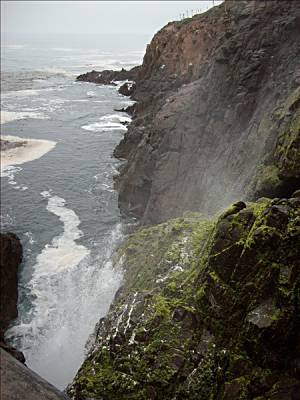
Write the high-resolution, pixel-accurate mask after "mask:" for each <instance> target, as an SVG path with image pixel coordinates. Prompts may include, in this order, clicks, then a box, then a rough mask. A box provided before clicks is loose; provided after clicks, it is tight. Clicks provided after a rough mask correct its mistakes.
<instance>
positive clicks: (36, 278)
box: [8, 191, 122, 388]
mask: <svg viewBox="0 0 300 400" xmlns="http://www.w3.org/2000/svg"><path fill="white" fill-rule="evenodd" d="M41 194H42V196H43V197H44V198H45V199H46V200H47V202H48V204H47V209H48V211H49V212H51V213H53V214H55V215H56V216H58V217H59V220H60V221H61V222H62V223H63V228H64V230H63V233H62V234H60V235H59V236H57V237H54V238H53V240H52V242H51V243H50V244H48V245H46V246H45V248H44V249H43V250H42V252H41V253H40V254H39V255H38V256H37V259H36V264H35V265H34V271H33V276H32V279H31V281H30V282H29V283H28V289H29V290H30V292H31V295H32V296H33V301H32V303H33V304H32V309H31V314H32V315H31V321H30V322H29V323H28V322H27V323H25V322H23V321H22V319H20V320H19V323H18V324H16V325H15V326H14V327H13V328H11V330H10V331H9V332H8V337H10V338H11V339H12V340H13V341H15V344H16V345H17V346H18V347H19V348H21V349H23V351H24V353H25V357H26V358H27V360H28V366H29V367H31V368H32V369H33V370H35V371H39V373H40V374H41V375H42V376H43V377H45V378H46V379H47V380H49V381H50V382H55V384H56V386H58V387H59V388H64V387H65V386H66V384H67V383H68V382H70V381H71V380H72V377H73V376H74V374H75V373H76V370H77V368H78V366H79V365H80V364H81V362H82V361H83V357H84V346H85V343H86V341H87V339H88V335H89V333H90V332H92V331H93V328H94V326H95V324H96V322H97V321H98V319H99V318H100V317H101V316H103V315H105V313H106V312H107V310H108V308H109V305H110V303H111V301H112V299H113V296H114V294H115V292H116V290H117V289H118V287H119V285H120V282H121V279H122V274H121V271H120V270H119V271H115V270H114V269H113V268H112V264H111V261H110V260H109V259H110V256H111V252H112V251H113V249H114V246H115V245H116V243H117V242H118V241H119V240H120V238H121V236H122V234H121V225H117V226H116V227H115V228H114V229H113V231H112V233H111V236H110V237H109V239H108V242H107V247H106V253H105V254H91V251H90V250H88V249H87V248H86V247H85V246H83V245H80V244H78V243H77V240H78V239H79V238H80V237H81V236H82V232H81V230H80V229H79V225H80V220H79V218H78V216H77V215H76V214H75V213H74V211H73V210H70V209H69V208H68V207H66V205H65V200H64V199H62V198H61V197H58V196H55V195H51V193H50V192H47V191H45V192H42V193H41ZM58 360H59V361H58Z"/></svg>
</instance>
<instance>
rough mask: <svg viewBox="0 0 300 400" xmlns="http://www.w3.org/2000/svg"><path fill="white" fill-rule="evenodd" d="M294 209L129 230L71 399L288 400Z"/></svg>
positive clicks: (267, 208)
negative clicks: (112, 294) (113, 290)
mask: <svg viewBox="0 0 300 400" xmlns="http://www.w3.org/2000/svg"><path fill="white" fill-rule="evenodd" d="M299 221H300V198H299V194H297V193H296V194H295V197H292V198H290V199H274V200H270V199H261V200H260V201H258V202H256V203H247V204H244V203H242V202H239V203H237V204H234V205H233V206H232V207H231V208H230V209H229V210H227V211H226V212H224V213H223V214H222V215H220V216H219V217H216V218H213V219H209V220H207V219H205V218H203V216H201V215H200V214H195V213H194V214H191V213H189V214H186V215H185V216H184V217H183V218H181V219H177V220H171V221H169V222H167V223H164V224H161V225H157V226H152V227H150V228H144V229H139V230H138V231H137V232H135V233H134V234H132V235H131V236H129V238H128V239H127V240H126V241H125V242H124V243H123V245H122V246H121V248H120V249H119V252H118V257H117V260H116V261H118V259H122V262H123V265H124V268H125V277H124V283H123V286H122V288H121V289H120V290H119V292H118V294H117V296H116V299H115V301H114V304H113V305H112V307H111V309H110V311H109V313H108V315H107V317H105V318H103V319H101V320H100V322H99V324H98V325H97V327H96V331H95V337H96V338H95V343H94V345H93V348H92V350H91V352H90V354H89V356H88V357H87V359H86V361H85V362H84V363H83V365H82V367H81V368H80V370H79V371H78V373H77V376H76V377H75V380H74V382H73V385H72V386H71V387H70V389H69V394H70V395H71V396H72V398H73V399H76V400H84V399H100V398H101V399H103V400H106V399H107V400H113V399H118V400H121V399H131V400H134V399H136V400H141V399H148V400H151V399H152V400H155V399H157V400H164V399H165V400H169V399H174V400H176V399H178V400H183V399H186V400H188V399H191V400H192V399H193V400H194V399H203V400H204V399H205V400H207V399H218V400H221V399H222V400H239V399H245V400H246V399H249V400H250V399H259V400H278V399H280V400H296V399H297V398H298V397H299V393H300V379H299V376H300V369H299V366H300V335H299V328H300V313H299V304H300V291H299V289H300V257H299V248H300V225H299Z"/></svg>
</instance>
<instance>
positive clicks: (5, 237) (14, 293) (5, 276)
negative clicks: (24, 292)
mask: <svg viewBox="0 0 300 400" xmlns="http://www.w3.org/2000/svg"><path fill="white" fill-rule="evenodd" d="M0 254H1V258H0V277H1V309H0V324H1V329H2V330H4V329H6V328H7V327H8V325H9V323H10V322H11V321H12V320H13V319H15V318H16V317H17V316H18V310H17V301H18V267H19V265H20V263H21V261H22V245H21V243H20V240H19V239H18V237H17V236H16V235H15V234H13V233H6V234H2V233H1V234H0Z"/></svg>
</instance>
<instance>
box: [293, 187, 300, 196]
mask: <svg viewBox="0 0 300 400" xmlns="http://www.w3.org/2000/svg"><path fill="white" fill-rule="evenodd" d="M291 197H293V198H296V197H300V189H299V190H296V192H294V193H293V194H292V196H291Z"/></svg>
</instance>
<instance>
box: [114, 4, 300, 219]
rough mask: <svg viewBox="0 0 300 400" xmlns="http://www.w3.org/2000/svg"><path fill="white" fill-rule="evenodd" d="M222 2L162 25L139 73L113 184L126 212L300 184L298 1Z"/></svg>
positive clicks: (148, 214)
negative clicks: (196, 13) (296, 26)
mask: <svg viewBox="0 0 300 400" xmlns="http://www.w3.org/2000/svg"><path fill="white" fill-rule="evenodd" d="M254 4H255V6H254ZM262 4H263V5H262ZM224 8H225V5H221V6H220V7H215V8H214V9H212V10H211V11H210V12H209V13H207V14H202V15H198V16H196V17H195V18H191V19H189V20H186V21H185V22H184V23H183V22H174V23H170V24H168V25H167V26H166V27H165V28H163V29H162V30H160V31H159V32H158V33H157V34H156V35H155V36H154V38H153V40H152V42H151V43H150V45H149V46H148V47H147V51H146V54H145V57H144V61H143V65H142V66H141V67H140V69H139V71H138V74H137V76H136V79H134V80H135V82H136V88H135V90H134V99H135V100H137V104H136V105H135V112H134V116H135V119H134V121H133V122H132V123H131V125H130V126H129V129H128V131H127V132H126V134H125V136H124V139H123V140H122V141H121V142H120V144H119V145H118V146H117V148H116V149H115V152H114V155H115V156H116V157H120V158H122V159H126V160H127V163H126V164H124V165H122V167H121V169H120V175H119V176H118V177H117V178H116V188H117V190H118V191H119V207H120V209H121V212H122V214H123V215H133V216H135V217H137V218H138V219H140V220H141V222H142V223H144V224H151V223H158V222H161V221H164V220H167V219H169V218H173V217H177V216H180V215H182V213H183V212H184V211H186V210H190V211H197V210H201V211H202V212H204V213H208V214H211V213H215V212H218V211H219V210H221V209H224V208H226V207H228V205H229V204H231V203H233V202H234V201H236V199H241V198H242V199H243V198H244V199H256V198H258V197H261V196H266V197H272V196H275V197H289V196H290V195H291V194H292V193H293V192H294V191H295V190H296V189H297V188H299V183H300V181H299V180H300V176H299V171H300V159H299V155H300V151H299V146H300V140H299V128H298V126H299V124H298V122H297V121H299V96H300V93H299V90H298V89H297V87H296V86H295V84H294V78H296V75H297V71H298V70H299V60H300V54H299V46H297V43H298V42H299V30H297V29H296V28H295V24H294V23H293V24H292V23H290V22H289V21H291V20H293V21H294V20H295V21H296V20H297V21H298V20H299V18H300V3H299V2H291V1H270V2H264V3H260V2H258V1H257V2H254V3H251V5H250V4H249V5H246V3H244V2H232V1H229V2H226V9H227V12H225V10H224ZM246 9H247V12H245V10H246ZM250 9H251V12H250V11H249V10H250ZM229 16H230V17H229ZM275 20H276V29H273V28H274V27H273V24H274V21H275ZM287 27H288V29H287ZM220 61H221V62H220ZM275 92H276V93H275ZM291 110H292V111H291ZM141 126H143V133H142V134H141V133H140V128H141ZM266 154H269V157H268V160H266V157H265V156H266ZM141 181H144V182H147V185H144V186H141V185H139V182H141Z"/></svg>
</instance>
